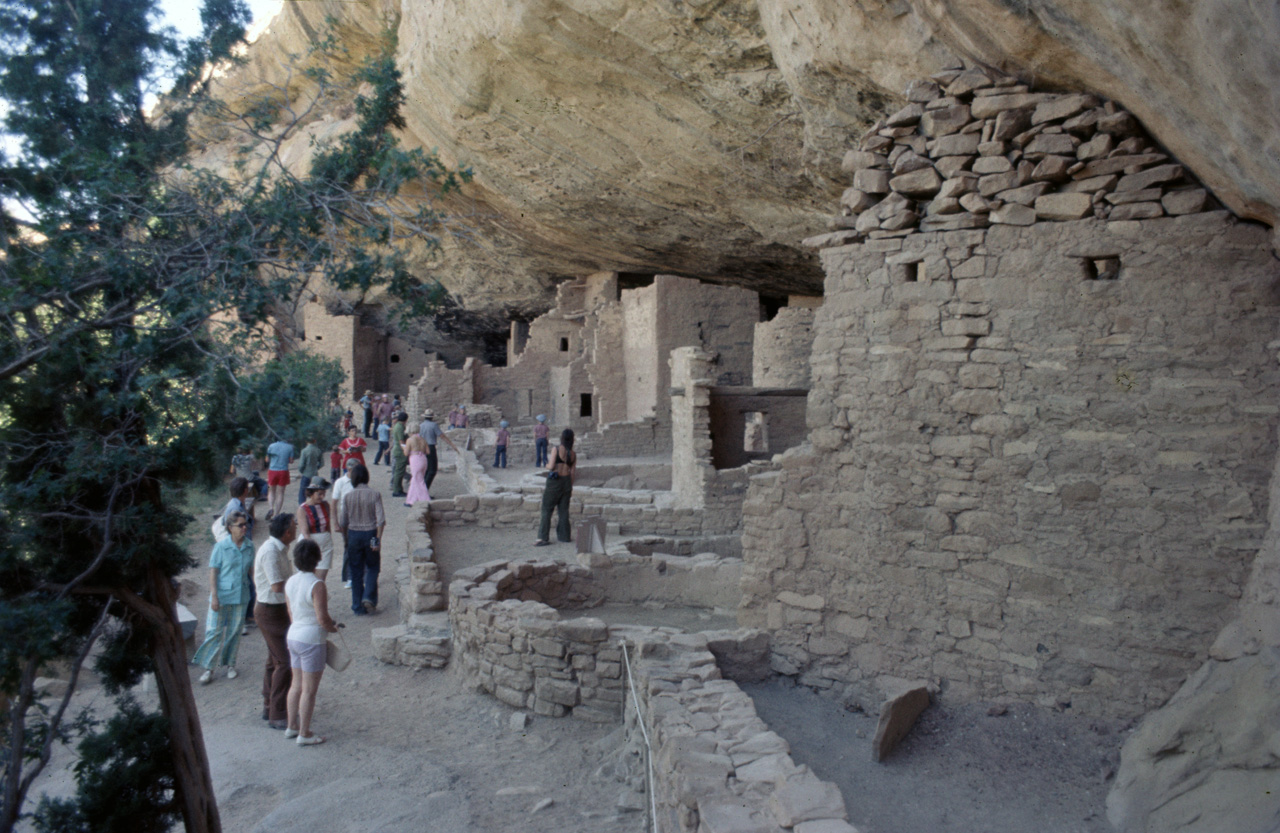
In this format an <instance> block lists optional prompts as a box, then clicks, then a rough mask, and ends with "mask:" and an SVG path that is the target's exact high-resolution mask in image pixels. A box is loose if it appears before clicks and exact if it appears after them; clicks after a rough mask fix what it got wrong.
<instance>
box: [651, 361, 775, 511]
mask: <svg viewBox="0 0 1280 833" xmlns="http://www.w3.org/2000/svg"><path fill="white" fill-rule="evenodd" d="M715 372H716V364H715V355H714V354H712V353H708V352H707V351H705V350H702V349H700V348H697V347H680V348H678V349H675V350H672V351H671V387H672V389H673V390H674V391H677V392H678V393H677V394H676V395H673V396H672V397H671V444H672V452H671V491H672V493H673V494H674V495H675V499H676V505H677V506H680V507H681V508H688V509H697V510H699V511H700V512H702V513H703V514H704V516H705V517H707V518H708V519H714V520H713V523H714V525H716V526H719V527H724V528H729V527H731V526H734V525H736V524H735V523H734V522H735V520H736V519H737V518H739V517H740V516H741V513H742V501H743V498H744V496H745V495H746V490H747V479H748V478H749V477H750V476H751V474H753V473H754V472H756V471H762V470H763V469H764V467H766V466H767V464H764V463H751V464H748V465H746V466H739V467H738V468H731V469H721V470H717V469H716V468H715V466H714V465H712V456H711V450H712V443H711V408H710V406H711V386H712V382H713V381H714V379H715V375H714V374H715Z"/></svg>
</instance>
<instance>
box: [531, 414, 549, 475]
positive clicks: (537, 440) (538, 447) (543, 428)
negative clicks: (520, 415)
mask: <svg viewBox="0 0 1280 833" xmlns="http://www.w3.org/2000/svg"><path fill="white" fill-rule="evenodd" d="M534 419H536V420H538V424H537V425H535V426H533V450H534V454H535V456H536V457H537V459H536V460H535V461H534V464H533V467H534V468H535V469H540V468H542V467H543V466H545V465H546V464H547V434H548V433H550V432H549V431H548V429H547V415H546V414H538V415H537V416H536V417H534Z"/></svg>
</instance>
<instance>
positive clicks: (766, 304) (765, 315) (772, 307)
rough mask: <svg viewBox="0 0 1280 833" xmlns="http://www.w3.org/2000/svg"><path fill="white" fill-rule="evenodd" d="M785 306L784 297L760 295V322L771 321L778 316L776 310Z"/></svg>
mask: <svg viewBox="0 0 1280 833" xmlns="http://www.w3.org/2000/svg"><path fill="white" fill-rule="evenodd" d="M786 305H787V298H786V296H785V295H761V296H760V320H761V321H772V320H773V319H774V318H776V317H777V316H778V310H780V309H782V308H783V307H785V306H786Z"/></svg>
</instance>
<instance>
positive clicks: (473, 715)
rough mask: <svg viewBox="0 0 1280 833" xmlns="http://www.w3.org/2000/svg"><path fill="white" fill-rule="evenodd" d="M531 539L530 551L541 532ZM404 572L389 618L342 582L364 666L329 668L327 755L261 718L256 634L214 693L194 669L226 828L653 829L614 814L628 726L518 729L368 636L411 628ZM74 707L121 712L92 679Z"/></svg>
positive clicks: (325, 685)
mask: <svg viewBox="0 0 1280 833" xmlns="http://www.w3.org/2000/svg"><path fill="white" fill-rule="evenodd" d="M447 458H448V456H447V455H446V459H447ZM389 480H390V475H389V470H388V469H386V468H385V467H373V469H372V483H371V485H372V486H374V487H375V488H379V489H380V490H381V491H382V492H383V501H384V505H385V508H386V510H387V514H388V523H387V531H386V535H385V538H386V543H385V547H386V551H387V552H391V553H395V552H400V551H402V550H403V549H404V543H405V539H404V531H403V530H404V521H405V519H406V517H407V514H408V512H409V510H407V509H405V508H404V506H403V505H402V504H401V503H400V502H399V501H396V500H393V499H392V498H390V497H389V493H390V490H389V488H388V484H389ZM435 485H436V489H435V491H436V493H437V495H440V496H446V495H448V494H450V493H451V492H457V491H461V483H460V482H459V481H458V480H457V477H456V476H455V475H452V474H442V475H441V476H440V478H438V479H437V482H436V484H435ZM223 502H224V499H223V498H222V497H221V496H218V497H216V498H213V499H211V501H210V503H209V505H208V509H207V511H205V512H202V514H201V515H200V519H199V520H197V521H196V522H195V523H196V525H198V526H199V527H201V528H202V529H203V532H201V531H199V530H198V531H197V532H196V534H195V536H194V537H195V540H197V541H201V540H203V539H207V538H208V537H209V536H208V532H207V528H208V524H207V522H206V521H205V520H203V519H204V517H205V516H206V515H212V514H213V513H214V512H216V511H217V509H219V508H221V506H222V504H223ZM419 511H420V510H419ZM258 517H259V523H258V524H257V529H256V530H255V532H256V533H257V535H256V536H255V543H256V544H260V543H261V542H262V541H263V540H265V538H264V537H263V536H264V535H265V534H266V532H265V527H266V524H265V523H263V522H262V519H263V518H264V517H265V511H264V509H261V508H260V510H259V512H258ZM202 536H203V537H202ZM525 539H526V540H528V541H530V542H531V541H532V535H527V536H525ZM207 546H212V541H211V540H209V541H207ZM196 555H197V557H198V558H199V559H200V561H201V566H200V567H198V568H196V569H194V570H191V571H189V572H188V573H187V574H186V575H185V576H184V577H183V578H184V581H183V585H184V592H183V599H182V601H183V602H184V604H186V605H187V606H188V607H189V608H190V609H191V610H192V612H193V613H195V614H196V615H197V616H198V617H199V618H200V624H199V626H198V627H197V633H196V640H195V642H194V643H193V644H192V645H190V646H189V648H190V649H191V650H194V647H195V645H197V644H199V640H200V639H202V638H203V627H204V618H205V614H206V611H207V608H208V570H207V562H208V552H207V549H205V550H204V552H197V553H196ZM393 577H394V564H387V563H384V565H383V573H382V574H381V576H380V581H379V592H380V600H381V602H382V605H381V609H380V610H379V612H378V613H377V614H375V615H373V616H363V617H356V616H352V615H350V610H349V606H350V592H349V591H344V590H343V588H342V581H341V576H340V575H339V571H338V569H337V565H335V569H334V571H333V572H332V573H330V575H329V579H328V582H327V584H328V587H329V592H330V611H331V612H332V613H333V615H334V617H335V618H336V619H338V620H339V621H343V622H345V624H346V626H347V627H346V628H345V631H344V633H345V637H346V640H347V643H348V645H349V646H350V647H351V649H352V652H353V654H354V660H353V661H352V663H351V666H350V667H349V668H347V669H346V671H344V672H343V673H341V674H338V673H335V672H333V671H332V670H327V671H326V672H325V675H324V677H323V679H322V681H321V683H320V689H319V696H318V698H317V704H316V715H315V721H314V724H313V725H314V728H315V731H316V733H317V734H320V735H324V736H326V737H327V738H328V740H327V742H326V743H324V744H322V745H320V746H315V747H309V748H300V747H298V746H297V745H296V744H295V743H293V742H292V741H288V740H285V738H284V736H283V733H282V732H279V731H275V730H272V729H270V728H268V727H267V724H266V722H265V721H263V720H262V719H261V711H262V697H261V683H262V666H263V662H264V660H265V658H266V646H265V644H264V642H263V640H262V637H261V635H260V634H259V633H258V631H257V630H256V629H250V631H249V633H248V635H247V636H244V637H242V639H241V643H240V654H239V658H238V661H237V667H238V670H239V671H240V676H239V677H238V678H237V679H235V680H227V679H226V678H225V677H224V676H223V675H222V674H221V673H219V674H218V676H217V677H216V678H215V680H214V682H213V683H212V684H210V685H207V686H202V685H199V684H198V683H197V682H196V677H197V676H198V675H199V669H198V668H196V667H194V666H193V667H192V669H191V680H192V685H193V686H194V689H195V696H196V701H197V704H198V708H199V713H200V720H201V724H202V725H203V727H204V737H205V744H206V747H207V749H208V753H209V762H210V766H211V769H212V774H213V781H214V788H215V790H216V793H217V796H218V805H219V809H220V812H221V814H222V823H223V829H224V830H226V831H263V833H267V831H270V833H288V832H289V831H298V833H329V832H330V831H333V832H334V833H345V831H351V833H376V832H377V831H387V833H391V831H395V832H396V833H402V832H403V831H430V833H492V832H493V831H529V833H543V832H544V831H545V833H564V831H577V830H583V831H587V830H590V831H601V832H602V833H615V832H616V833H639V831H643V830H644V829H645V819H644V817H643V815H642V814H640V813H638V812H635V811H630V810H619V809H618V808H617V807H616V802H617V799H618V797H619V795H620V794H622V793H623V792H624V786H623V784H622V783H621V782H620V781H618V780H616V779H615V778H614V777H612V775H611V774H606V773H605V772H600V770H601V767H602V766H603V767H604V769H605V770H606V772H608V773H611V772H612V770H613V764H614V762H615V761H616V760H618V759H619V755H620V754H621V753H620V750H621V735H620V728H619V727H613V726H598V725H595V724H591V723H585V722H582V721H578V720H572V719H565V720H556V719H551V718H541V717H537V716H534V715H530V717H529V722H528V726H527V727H525V728H523V729H520V728H515V727H513V725H512V723H511V718H512V716H513V715H515V714H516V710H514V709H511V708H509V707H507V706H505V705H503V704H502V703H500V702H498V701H497V700H495V699H493V698H492V697H489V696H487V695H482V694H478V693H476V692H474V691H471V690H468V689H467V688H466V687H465V686H463V685H462V683H461V681H460V680H459V678H458V677H456V676H455V675H453V674H451V673H449V672H448V671H421V672H415V671H413V670H411V669H407V668H402V667H398V666H389V665H384V664H383V663H380V662H378V661H377V660H375V659H374V658H373V656H372V652H371V649H370V639H369V634H370V631H371V630H372V629H373V628H375V627H386V626H389V625H393V624H396V623H397V622H398V621H399V617H398V614H397V612H396V610H395V589H394V581H393ZM140 689H141V690H140V691H139V692H138V697H139V699H140V700H141V701H143V702H144V703H146V704H148V705H150V706H153V707H154V706H155V705H156V699H155V692H154V688H153V687H151V686H146V685H144V686H140ZM75 703H76V704H77V705H91V706H94V707H96V708H97V709H98V710H99V711H100V713H101V712H105V711H106V710H107V709H109V708H110V701H109V700H108V699H107V698H105V697H104V696H102V695H101V692H100V689H98V688H96V687H92V686H89V687H85V688H84V690H83V691H82V692H81V693H80V694H78V695H77V696H76V698H75ZM73 762H74V756H73V755H72V753H71V752H70V751H68V750H66V749H60V750H58V752H57V754H56V756H55V759H54V760H53V762H52V763H51V765H50V768H49V770H47V771H46V774H45V776H44V777H43V778H42V779H41V783H40V784H39V786H38V788H37V790H36V791H35V793H36V794H33V796H32V799H31V803H30V805H29V807H34V805H35V801H36V800H37V798H38V793H39V792H40V791H42V790H47V791H49V792H51V793H53V794H65V793H67V792H68V791H70V790H71V789H72V780H71V773H70V766H71V764H72V763H73ZM548 800H549V802H548ZM542 805H548V806H542Z"/></svg>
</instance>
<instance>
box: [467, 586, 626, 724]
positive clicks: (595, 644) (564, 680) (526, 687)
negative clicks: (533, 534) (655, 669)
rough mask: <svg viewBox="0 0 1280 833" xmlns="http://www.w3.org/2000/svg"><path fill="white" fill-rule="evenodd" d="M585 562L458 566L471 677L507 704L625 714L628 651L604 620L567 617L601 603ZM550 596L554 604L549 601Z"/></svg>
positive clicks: (554, 712)
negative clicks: (624, 663)
mask: <svg viewBox="0 0 1280 833" xmlns="http://www.w3.org/2000/svg"><path fill="white" fill-rule="evenodd" d="M603 599H604V597H603V594H602V592H601V590H600V588H599V587H598V586H596V584H595V583H594V581H593V580H592V578H591V571H590V570H588V569H587V568H585V567H580V566H569V565H565V564H562V563H559V562H554V561H551V562H505V561H500V562H492V563H489V564H483V565H480V566H478V567H470V568H467V569H465V570H459V571H458V572H457V573H455V577H454V580H453V581H452V582H450V584H449V622H450V624H451V625H452V628H453V634H454V637H455V640H456V647H457V649H458V663H457V667H458V668H459V669H460V671H461V673H462V674H463V675H465V676H466V678H467V679H468V680H469V681H471V682H474V683H475V684H476V685H477V686H478V687H479V688H480V689H482V690H483V691H487V692H488V693H490V694H492V695H493V696H495V697H497V698H498V699H499V700H501V701H502V702H504V703H506V704H507V705H510V706H514V707H515V708H518V709H525V708H527V709H532V710H533V711H534V712H535V713H537V714H541V715H547V716H551V717H563V716H565V715H570V714H571V715H573V716H574V717H578V718H580V719H583V720H589V721H592V722H596V723H611V722H613V721H616V720H619V719H621V717H622V701H623V680H622V666H621V660H622V655H621V653H620V652H619V651H618V648H617V646H616V645H612V644H610V643H609V641H608V640H609V628H608V626H607V625H605V623H604V622H602V621H600V620H599V619H593V618H590V617H586V618H581V619H561V618H560V614H559V612H558V611H557V610H556V609H555V608H553V607H550V606H549V605H548V604H547V603H550V604H554V605H556V607H561V608H566V609H582V608H585V607H591V606H594V605H599V604H600V603H601V602H602V601H603ZM544 602H546V603H544Z"/></svg>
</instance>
